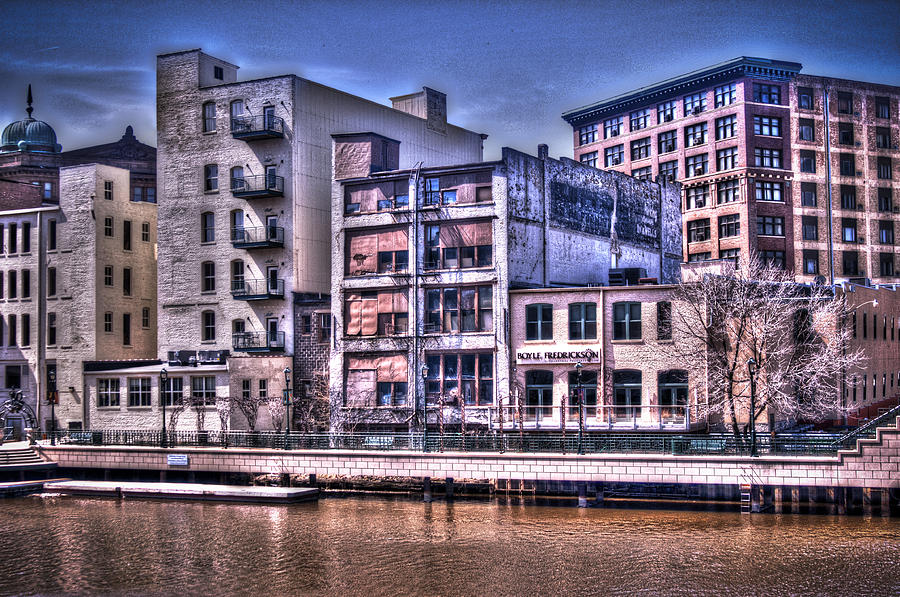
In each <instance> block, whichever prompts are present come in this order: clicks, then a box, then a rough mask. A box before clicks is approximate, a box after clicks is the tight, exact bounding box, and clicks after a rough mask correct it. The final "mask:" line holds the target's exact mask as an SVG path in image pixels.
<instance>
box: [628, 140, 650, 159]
mask: <svg viewBox="0 0 900 597" xmlns="http://www.w3.org/2000/svg"><path fill="white" fill-rule="evenodd" d="M649 157H650V137H644V138H643V139H637V140H636V141H632V142H631V159H632V160H642V159H644V158H649Z"/></svg>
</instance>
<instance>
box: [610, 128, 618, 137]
mask: <svg viewBox="0 0 900 597" xmlns="http://www.w3.org/2000/svg"><path fill="white" fill-rule="evenodd" d="M609 136H610V137H618V136H619V129H613V130H612V131H610V133H609Z"/></svg>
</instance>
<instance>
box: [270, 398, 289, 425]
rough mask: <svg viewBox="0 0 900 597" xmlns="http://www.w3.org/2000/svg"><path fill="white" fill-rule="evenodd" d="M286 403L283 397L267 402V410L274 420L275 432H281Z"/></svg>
mask: <svg viewBox="0 0 900 597" xmlns="http://www.w3.org/2000/svg"><path fill="white" fill-rule="evenodd" d="M284 409H285V406H284V403H283V402H282V400H281V397H277V398H269V399H268V400H267V401H266V410H268V411H269V417H271V418H272V427H274V428H275V431H278V432H280V431H281V426H282V425H283V424H284Z"/></svg>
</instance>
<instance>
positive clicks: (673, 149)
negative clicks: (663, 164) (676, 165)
mask: <svg viewBox="0 0 900 597" xmlns="http://www.w3.org/2000/svg"><path fill="white" fill-rule="evenodd" d="M666 151H675V145H674V144H673V143H669V144H668V145H666Z"/></svg>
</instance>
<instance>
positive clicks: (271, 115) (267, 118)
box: [263, 106, 275, 131]
mask: <svg viewBox="0 0 900 597" xmlns="http://www.w3.org/2000/svg"><path fill="white" fill-rule="evenodd" d="M263 122H264V123H265V126H266V130H267V131H271V130H273V129H274V128H275V106H266V107H265V108H263Z"/></svg>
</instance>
